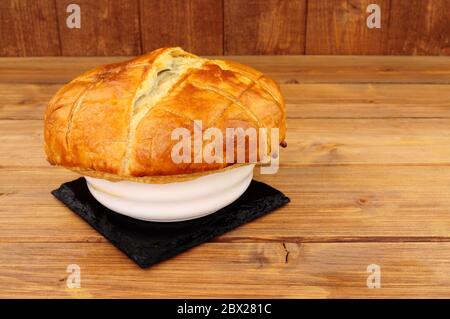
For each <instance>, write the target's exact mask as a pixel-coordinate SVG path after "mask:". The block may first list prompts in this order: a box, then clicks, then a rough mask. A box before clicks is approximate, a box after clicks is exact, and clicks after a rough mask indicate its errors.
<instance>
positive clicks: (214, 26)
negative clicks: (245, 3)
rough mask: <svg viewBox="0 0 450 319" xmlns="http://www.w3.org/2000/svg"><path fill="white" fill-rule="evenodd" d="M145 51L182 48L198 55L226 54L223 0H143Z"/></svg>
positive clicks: (142, 19)
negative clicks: (172, 47)
mask: <svg viewBox="0 0 450 319" xmlns="http://www.w3.org/2000/svg"><path fill="white" fill-rule="evenodd" d="M140 10H141V11H140V12H141V18H140V19H141V34H142V47H143V51H144V52H149V51H152V50H154V49H157V48H160V47H167V46H181V47H182V48H183V49H185V50H187V51H190V52H193V53H195V54H222V53H223V20H222V19H223V14H222V0H186V1H178V0H168V1H159V0H141V2H140Z"/></svg>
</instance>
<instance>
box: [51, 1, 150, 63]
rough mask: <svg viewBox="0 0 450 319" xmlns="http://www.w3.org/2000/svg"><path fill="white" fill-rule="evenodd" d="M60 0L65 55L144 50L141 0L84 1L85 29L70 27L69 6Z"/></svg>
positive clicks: (130, 53)
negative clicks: (142, 48) (68, 19)
mask: <svg viewBox="0 0 450 319" xmlns="http://www.w3.org/2000/svg"><path fill="white" fill-rule="evenodd" d="M71 3H73V1H72V0H62V1H56V6H57V9H58V20H59V32H60V35H61V49H62V55H65V56H86V55H93V56H98V55H135V54H140V53H141V43H140V29H139V6H138V1H137V0H135V1H129V0H119V1H117V0H116V1H113V0H97V1H89V0H80V1H77V2H76V3H77V4H78V5H79V6H80V10H81V28H79V29H77V28H74V29H69V28H68V27H67V25H66V19H67V17H68V15H69V13H67V12H66V8H67V6H68V5H69V4H71Z"/></svg>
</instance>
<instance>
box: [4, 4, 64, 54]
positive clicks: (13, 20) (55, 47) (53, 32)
mask: <svg viewBox="0 0 450 319" xmlns="http://www.w3.org/2000/svg"><path fill="white" fill-rule="evenodd" d="M58 36H59V35H58V25H57V18H56V8H55V2H54V0H3V1H1V3H0V56H42V55H53V56H54V55H60V54H61V52H60V46H59V38H58Z"/></svg>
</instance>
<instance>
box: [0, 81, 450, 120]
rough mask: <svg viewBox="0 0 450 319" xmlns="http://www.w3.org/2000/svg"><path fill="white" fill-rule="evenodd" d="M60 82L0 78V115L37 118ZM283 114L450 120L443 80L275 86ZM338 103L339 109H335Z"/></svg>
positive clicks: (449, 103) (449, 100)
mask: <svg viewBox="0 0 450 319" xmlns="http://www.w3.org/2000/svg"><path fill="white" fill-rule="evenodd" d="M60 86H61V85H60V84H23V83H17V84H15V85H13V86H11V85H10V84H7V83H1V82H0V96H2V104H0V119H3V120H42V119H43V117H44V110H45V108H46V106H47V103H48V101H49V100H50V98H51V97H52V96H53V94H54V93H55V92H56V91H57V90H58V89H59V87H60ZM281 91H282V92H283V95H284V97H285V101H286V107H287V117H288V118H292V119H295V118H298V119H319V118H324V119H325V118H326V119H332V118H342V119H344V118H346V119H349V118H450V90H449V89H448V85H446V84H417V83H414V84H403V83H396V84H387V83H375V84H371V83H359V84H358V83H356V84H355V83H304V84H281ZM337 107H339V112H336V108H337Z"/></svg>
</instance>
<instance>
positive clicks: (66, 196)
mask: <svg viewBox="0 0 450 319" xmlns="http://www.w3.org/2000/svg"><path fill="white" fill-rule="evenodd" d="M52 194H53V195H54V196H55V197H56V198H57V199H59V200H60V201H61V202H62V203H64V204H65V205H66V206H67V207H69V208H70V209H71V210H72V211H73V212H75V213H76V214H78V215H79V216H81V217H82V218H83V219H84V220H85V221H86V222H87V223H88V224H89V225H91V226H92V227H93V228H95V229H96V230H97V231H98V232H99V233H100V234H102V235H103V236H104V237H105V238H107V239H108V240H109V241H110V242H111V243H112V244H113V245H115V246H116V247H117V248H119V249H120V250H121V251H122V252H124V253H125V254H126V255H127V256H129V257H130V258H131V259H132V260H133V261H135V262H136V263H137V264H138V265H139V266H140V267H142V268H147V267H149V266H151V265H154V264H156V263H158V262H160V261H162V260H165V259H167V258H170V257H173V256H175V255H177V254H179V253H181V252H183V251H186V250H188V249H189V248H192V247H194V246H197V245H200V244H201V243H204V242H206V241H208V240H210V239H211V238H213V237H216V236H219V235H222V234H224V233H225V232H227V231H229V230H231V229H233V228H236V227H238V226H240V225H242V224H245V223H248V222H250V221H252V220H254V219H255V218H257V217H260V216H263V215H265V214H267V213H270V212H271V211H273V210H275V209H277V208H279V207H281V206H283V205H285V204H287V203H289V201H290V200H289V198H288V197H286V196H285V195H284V194H283V193H281V192H280V191H278V190H276V189H275V188H273V187H271V186H269V185H267V184H264V183H261V182H257V181H255V180H253V181H252V182H251V184H250V186H249V187H248V189H247V190H246V191H245V193H244V194H242V196H241V197H239V198H238V199H237V200H236V201H234V202H233V203H232V204H230V205H228V206H226V207H224V208H222V209H220V210H219V211H217V212H215V213H213V214H211V215H208V216H205V217H201V218H198V219H193V220H188V221H182V222H171V223H160V222H148V221H142V220H137V219H133V218H131V217H127V216H124V215H121V214H118V213H115V212H113V211H112V210H110V209H108V208H106V207H105V206H103V205H102V204H100V203H99V202H98V201H97V200H96V199H95V198H94V197H93V196H92V195H91V193H90V192H89V190H88V188H87V185H86V180H85V179H84V178H83V177H81V178H79V179H76V180H74V181H71V182H67V183H64V184H62V185H61V186H60V187H59V188H58V189H55V190H53V191H52Z"/></svg>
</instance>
